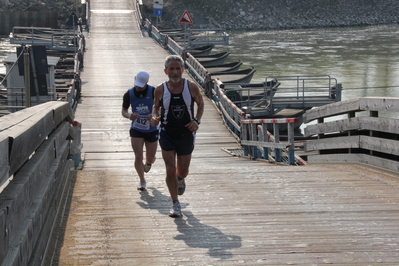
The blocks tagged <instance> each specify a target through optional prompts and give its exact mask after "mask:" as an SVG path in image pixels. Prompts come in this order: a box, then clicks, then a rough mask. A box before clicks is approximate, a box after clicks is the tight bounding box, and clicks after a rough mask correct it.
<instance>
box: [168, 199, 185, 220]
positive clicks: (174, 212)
mask: <svg viewBox="0 0 399 266" xmlns="http://www.w3.org/2000/svg"><path fill="white" fill-rule="evenodd" d="M181 216H182V214H181V207H180V203H179V202H175V203H173V208H172V209H171V210H170V212H169V217H181Z"/></svg>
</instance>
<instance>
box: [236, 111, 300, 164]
mask: <svg viewBox="0 0 399 266" xmlns="http://www.w3.org/2000/svg"><path fill="white" fill-rule="evenodd" d="M297 122H298V119H297V118H281V119H253V120H241V145H242V146H243V148H244V155H245V156H249V157H250V158H254V159H257V158H263V159H266V160H271V158H272V152H274V158H275V161H276V162H282V152H284V151H285V149H287V152H288V164H290V165H294V164H295V150H294V123H297ZM270 124H272V125H273V132H274V138H271V133H270V132H269V131H268V130H267V128H268V126H269V125H270ZM281 124H287V128H288V140H287V142H280V128H279V127H280V125H281Z"/></svg>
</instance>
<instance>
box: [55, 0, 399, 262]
mask: <svg viewBox="0 0 399 266" xmlns="http://www.w3.org/2000/svg"><path fill="white" fill-rule="evenodd" d="M130 2H131V1H126V0H114V1H99V0H92V1H91V5H92V9H93V13H92V27H91V34H90V38H87V48H88V51H87V53H86V55H85V69H84V73H83V75H82V81H83V91H82V93H83V95H82V102H81V103H80V104H79V106H78V108H77V111H76V120H77V121H79V122H81V123H82V124H83V127H82V142H83V145H84V148H83V150H84V154H85V165H84V169H83V170H82V171H79V172H78V175H77V178H76V180H75V182H74V184H73V193H72V195H71V196H70V202H69V203H68V205H67V206H66V212H65V217H64V220H63V221H64V223H63V224H62V226H61V227H60V228H59V235H58V239H56V241H55V242H54V247H56V250H55V254H54V257H53V259H52V264H53V265H237V264H238V265H280V264H283V265H322V264H333V265H399V196H398V191H399V179H398V175H397V174H395V173H389V172H384V171H381V170H378V169H373V168H369V167H366V166H363V165H351V164H344V165H334V164H324V165H320V164H319V165H307V166H285V165H276V164H270V163H267V162H258V161H250V160H247V159H245V158H241V157H232V156H231V155H229V154H228V153H226V152H224V151H223V150H222V148H226V149H234V148H237V146H238V145H237V143H236V142H235V139H234V138H233V137H232V136H231V135H230V133H229V132H228V131H227V129H226V128H225V127H224V125H223V124H222V122H221V119H220V116H219V114H218V113H217V111H216V110H215V109H214V107H213V105H212V103H211V102H210V101H209V100H206V101H205V102H206V107H205V114H204V116H203V119H202V124H201V126H200V131H199V133H198V138H197V145H196V149H195V151H194V154H193V160H192V166H191V168H190V170H191V172H190V175H189V176H188V179H187V189H186V193H185V194H184V195H183V196H182V197H181V202H182V212H183V214H184V217H183V218H177V219H172V218H170V217H168V215H167V213H168V211H169V209H170V207H171V200H170V197H169V193H168V191H167V188H166V185H165V181H164V179H165V170H164V164H163V161H162V158H161V154H160V151H159V152H158V154H157V161H156V163H155V164H154V166H153V168H152V169H151V171H150V172H149V173H148V174H147V176H146V178H147V185H148V191H147V192H142V193H139V192H138V191H137V190H136V186H137V183H138V177H137V176H136V174H135V171H134V166H133V159H134V158H133V152H132V151H131V147H130V140H129V136H128V128H129V121H128V120H127V119H125V118H123V117H122V116H121V114H120V111H121V104H122V95H123V93H124V92H125V91H126V90H127V89H128V88H129V87H131V86H132V84H133V76H134V74H135V73H136V72H137V71H139V70H147V71H149V73H150V75H151V78H150V83H151V84H154V85H156V84H158V83H160V82H162V81H163V80H164V79H166V76H165V74H164V73H163V61H164V58H165V57H166V56H167V52H166V51H165V50H163V48H161V47H159V46H158V45H157V44H155V42H154V41H152V40H151V39H149V38H142V37H141V34H140V32H139V29H138V27H137V25H136V23H135V20H134V14H133V13H129V11H132V12H134V11H133V10H134V7H133V6H131V3H130ZM107 10H111V11H112V10H113V11H112V12H111V11H109V12H108V11H107ZM118 10H119V11H120V12H118ZM48 265H50V263H48Z"/></svg>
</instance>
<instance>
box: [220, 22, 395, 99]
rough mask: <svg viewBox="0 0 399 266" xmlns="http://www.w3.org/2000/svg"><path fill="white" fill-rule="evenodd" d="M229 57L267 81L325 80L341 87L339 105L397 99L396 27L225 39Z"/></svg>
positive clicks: (241, 35) (239, 35)
mask: <svg viewBox="0 0 399 266" xmlns="http://www.w3.org/2000/svg"><path fill="white" fill-rule="evenodd" d="M214 51H215V52H216V51H230V60H232V61H233V60H234V59H240V60H241V61H242V62H244V65H245V66H247V67H248V66H253V67H255V69H256V70H257V72H256V73H255V76H254V78H253V80H252V82H253V83H256V82H262V81H264V80H265V77H267V76H282V75H330V76H332V77H334V78H336V79H337V80H338V83H341V84H342V86H343V88H344V92H343V97H342V99H343V100H346V99H352V98H355V97H364V96H391V97H399V26H398V25H394V26H375V27H365V28H359V27H356V28H326V29H300V30H283V31H253V32H232V33H230V45H228V46H218V47H216V48H215V49H214Z"/></svg>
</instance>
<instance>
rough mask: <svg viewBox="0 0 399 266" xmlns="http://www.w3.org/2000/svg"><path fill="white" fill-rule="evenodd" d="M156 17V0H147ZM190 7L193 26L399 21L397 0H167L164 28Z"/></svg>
mask: <svg viewBox="0 0 399 266" xmlns="http://www.w3.org/2000/svg"><path fill="white" fill-rule="evenodd" d="M143 4H144V10H145V16H147V17H148V18H150V19H151V20H152V21H155V17H154V16H153V13H154V12H153V7H152V5H153V0H143ZM185 10H187V11H188V12H189V13H190V15H191V17H192V19H193V21H194V23H193V24H192V27H193V28H215V27H220V28H224V29H227V30H229V29H230V30H231V29H284V28H309V27H312V28H313V27H336V26H364V25H378V24H397V23H399V15H398V12H397V10H399V1H397V0H384V1H381V0H334V1H326V0H301V1H298V0H202V1H192V0H173V1H167V2H166V1H164V8H163V12H162V17H161V19H162V22H161V23H159V27H160V28H182V27H183V26H184V25H182V24H181V23H179V22H178V21H179V19H180V17H181V15H182V14H183V13H184V11H185Z"/></svg>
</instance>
